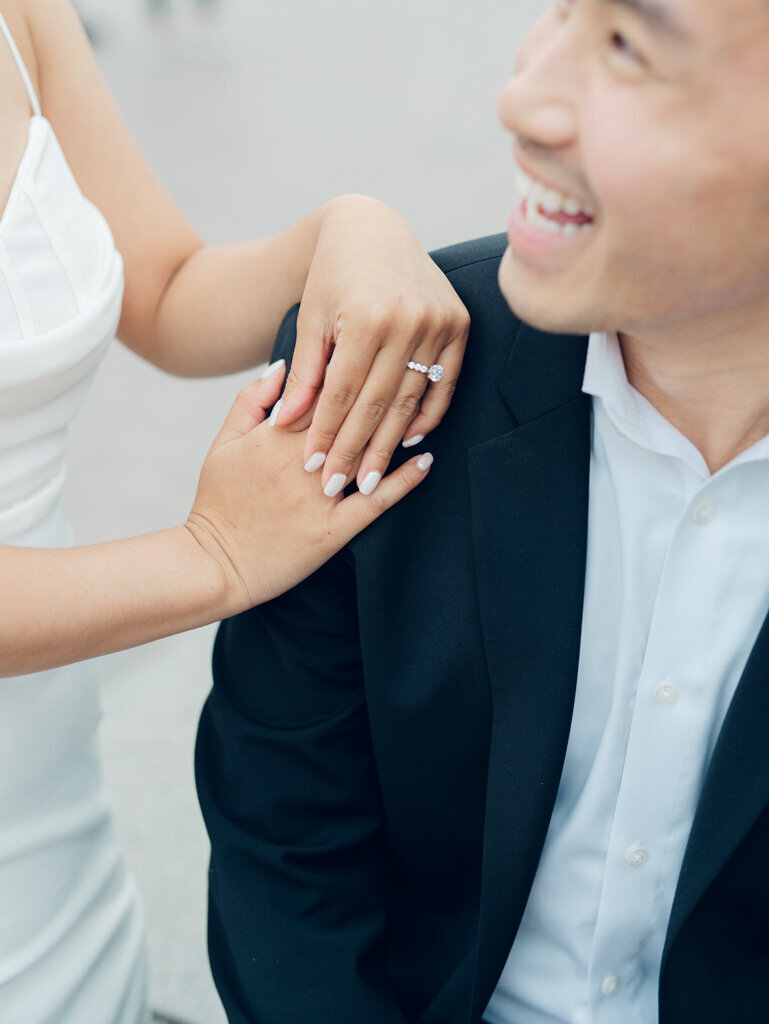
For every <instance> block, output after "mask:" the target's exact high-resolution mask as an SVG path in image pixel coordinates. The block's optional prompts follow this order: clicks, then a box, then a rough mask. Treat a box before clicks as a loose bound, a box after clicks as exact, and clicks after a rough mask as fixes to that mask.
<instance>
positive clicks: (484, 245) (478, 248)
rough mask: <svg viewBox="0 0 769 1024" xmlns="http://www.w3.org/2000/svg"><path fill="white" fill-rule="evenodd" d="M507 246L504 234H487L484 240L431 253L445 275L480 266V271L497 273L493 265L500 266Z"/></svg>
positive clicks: (459, 244)
mask: <svg viewBox="0 0 769 1024" xmlns="http://www.w3.org/2000/svg"><path fill="white" fill-rule="evenodd" d="M506 246H507V238H506V236H504V234H487V236H485V237H484V238H482V239H472V240H470V241H469V242H460V243H457V244H456V245H453V246H445V247H444V248H442V249H436V250H435V251H434V252H432V253H430V255H431V256H432V258H433V259H434V260H435V262H436V263H437V264H438V266H439V267H440V269H441V270H442V271H443V273H453V272H454V271H456V270H463V269H467V268H468V267H473V266H478V267H479V269H483V270H486V271H487V272H492V273H496V268H495V267H494V266H493V265H486V266H485V267H483V266H482V264H495V263H496V264H498V265H499V262H500V260H501V259H502V256H503V253H504V252H505V248H506Z"/></svg>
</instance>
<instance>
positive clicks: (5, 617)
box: [0, 366, 431, 677]
mask: <svg viewBox="0 0 769 1024" xmlns="http://www.w3.org/2000/svg"><path fill="white" fill-rule="evenodd" d="M282 384H283V370H282V369H281V367H280V366H278V367H276V368H275V369H274V372H273V373H272V374H271V375H270V376H268V377H266V378H265V379H264V380H262V381H258V382H256V383H255V384H253V385H251V386H250V387H247V388H245V389H244V390H243V391H242V392H241V393H240V395H239V396H238V398H237V401H236V402H235V404H234V406H233V408H232V409H231V411H230V413H229V415H228V417H227V420H226V421H225V423H224V426H223V427H222V430H221V431H220V433H219V435H218V437H217V439H216V441H215V442H214V444H213V446H212V448H211V451H210V453H209V455H208V458H207V459H206V461H205V463H204V465H203V470H202V472H201V476H200V484H199V487H198V493H197V496H196V498H195V503H194V505H193V508H192V511H191V513H190V516H189V518H188V520H187V522H186V523H185V524H184V526H180V527H177V528H175V529H171V530H163V531H161V532H158V533H153V534H148V535H146V536H143V537H133V538H131V539H128V540H120V541H113V542H110V543H106V544H96V545H93V546H91V547H81V548H71V549H53V550H47V549H39V548H14V547H7V546H5V547H0V579H2V581H3V583H2V587H0V676H3V677H4V676H11V675H21V674H24V673H27V672H36V671H40V670H42V669H46V668H52V667H54V666H57V665H63V664H68V663H70V662H73V661H80V660H82V659H84V658H93V657H96V656H97V655H101V654H107V653H110V652H112V651H118V650H123V649H125V648H127V647H134V646H136V645H138V644H143V643H147V642H148V641H150V640H156V639H158V638H159V637H163V636H170V635H171V634H173V633H179V632H182V631H184V630H187V629H194V628H195V627H197V626H202V625H205V624H206V623H209V622H215V621H217V620H219V619H221V618H226V617H227V616H230V615H234V614H237V613H238V612H240V611H243V610H244V609H246V608H249V607H251V606H252V605H254V604H259V603H261V602H262V601H266V600H269V599H270V598H273V597H275V596H277V595H278V594H280V593H282V592H283V591H284V590H288V589H289V588H291V587H293V586H294V585H295V584H297V583H298V582H299V581H300V580H302V579H303V578H304V577H305V576H307V575H309V574H310V573H311V572H313V571H314V570H315V569H316V568H318V567H319V566H320V565H322V564H323V562H325V561H327V559H329V558H330V557H331V556H332V555H333V554H335V553H336V552H337V551H338V550H339V549H340V548H341V547H343V546H344V545H345V544H346V543H347V542H348V541H349V540H350V539H351V538H352V537H353V536H354V535H355V534H356V533H358V532H359V531H360V530H362V529H363V528H364V527H365V526H367V525H368V524H369V523H371V522H373V520H374V519H376V518H377V516H379V515H380V514H381V513H382V512H384V511H385V510H386V509H387V508H389V507H391V506H392V505H394V504H395V502H396V501H399V500H400V499H401V498H402V497H403V496H404V495H406V494H407V493H408V492H409V491H410V490H411V489H412V488H413V487H415V486H416V485H417V484H418V483H419V482H420V480H422V479H424V477H425V475H426V472H427V470H428V469H429V465H430V462H431V459H430V458H429V456H422V458H421V459H412V460H411V461H410V462H407V463H406V464H405V465H403V466H401V467H400V469H398V470H396V471H395V472H394V473H392V474H390V476H388V477H387V478H386V479H385V480H383V482H382V485H381V486H380V487H379V488H378V489H377V491H376V493H375V494H373V495H372V496H371V497H364V496H363V495H362V494H353V495H351V496H349V497H347V498H343V499H342V498H339V499H333V498H327V497H325V496H324V495H323V493H322V492H321V490H320V488H318V486H317V484H314V482H313V480H312V478H311V477H309V476H308V475H307V474H306V473H304V472H303V470H302V466H301V461H300V459H299V457H298V455H299V452H300V451H301V449H302V446H303V444H304V440H305V438H304V434H305V432H306V427H307V423H308V422H309V414H308V415H306V416H305V417H304V422H299V423H298V424H296V425H294V426H292V427H290V428H283V429H278V430H273V429H271V428H270V427H269V426H268V425H267V424H266V423H263V422H262V421H263V420H264V417H265V409H266V408H268V407H269V406H270V405H271V404H272V403H273V402H274V401H275V399H276V398H277V396H278V394H279V393H280V388H281V387H282Z"/></svg>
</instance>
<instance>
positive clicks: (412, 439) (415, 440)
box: [403, 434, 425, 448]
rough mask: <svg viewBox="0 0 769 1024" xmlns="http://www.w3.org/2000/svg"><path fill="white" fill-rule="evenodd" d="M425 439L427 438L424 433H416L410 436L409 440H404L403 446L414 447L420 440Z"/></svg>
mask: <svg viewBox="0 0 769 1024" xmlns="http://www.w3.org/2000/svg"><path fill="white" fill-rule="evenodd" d="M424 439H425V435H424V434H414V436H413V437H410V438H409V439H408V441H404V442H403V447H404V448H413V447H414V445H415V444H419V442H420V441H424Z"/></svg>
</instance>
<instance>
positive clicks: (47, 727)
mask: <svg viewBox="0 0 769 1024" xmlns="http://www.w3.org/2000/svg"><path fill="white" fill-rule="evenodd" d="M0 30H2V34H3V35H4V36H5V38H6V40H7V42H8V45H9V46H10V48H11V51H12V53H13V55H14V57H15V59H16V61H17V63H18V65H19V71H20V73H21V75H22V77H23V79H24V82H25V85H26V87H27V91H28V93H29V97H30V103H31V105H32V109H33V111H34V115H33V116H32V117H31V119H30V126H29V140H28V143H27V147H26V150H25V152H24V156H23V158H22V161H21V164H20V166H19V170H18V173H17V176H16V179H15V182H14V185H13V189H12V191H11V195H10V198H9V200H8V203H7V206H6V208H5V211H4V212H3V214H2V219H0V544H12V545H24V546H34V547H65V546H67V545H69V544H70V543H71V536H70V530H69V527H68V524H67V520H66V517H65V514H64V510H63V507H62V489H63V485H64V479H65V454H66V434H67V427H68V424H69V422H70V420H71V419H72V417H73V416H74V415H75V413H76V412H77V410H78V409H79V407H80V405H81V403H82V401H83V399H84V397H85V395H86V392H87V390H88V387H89V384H90V381H91V378H92V377H93V374H94V372H95V370H96V369H97V367H98V365H99V362H100V361H101V359H102V357H103V356H104V353H105V350H106V348H107V346H108V344H109V342H110V340H111V339H112V337H113V336H114V332H115V329H116V326H117V322H118V319H119V316H120V307H121V302H122V296H123V264H122V260H121V258H120V255H119V254H118V252H117V251H116V249H115V245H114V242H113V239H112V235H111V233H110V230H109V228H108V226H107V224H106V222H105V220H104V218H103V217H102V216H101V214H100V213H99V211H98V210H97V209H96V208H95V207H94V206H93V205H92V204H91V203H90V202H89V201H88V200H87V199H85V197H84V196H83V195H82V193H81V192H80V190H79V188H78V186H77V184H76V182H75V180H74V178H73V176H72V173H71V171H70V169H69V167H68V165H67V163H66V160H65V158H64V155H63V153H62V151H61V149H60V148H59V144H58V142H57V140H56V136H55V135H54V132H53V129H52V128H51V126H50V124H49V123H48V121H46V120H45V118H43V117H42V116H41V115H40V108H39V105H38V101H37V97H36V96H35V93H34V90H33V88H32V85H31V82H30V80H29V76H28V75H27V72H26V69H25V68H24V65H23V63H22V61H21V57H20V55H19V53H18V50H17V48H16V47H15V45H14V43H13V40H12V38H11V36H10V33H9V31H8V28H7V26H6V24H5V22H4V20H3V19H2V16H1V15H0ZM2 45H4V43H3V39H2V38H0V46H2ZM2 585H3V583H2V581H0V586H2ZM46 626H47V622H46V610H45V608H42V609H41V611H40V618H39V630H40V642H41V643H45V636H46ZM99 717H100V705H99V693H98V681H97V679H96V674H95V671H94V667H93V665H92V664H91V663H85V664H80V665H74V666H71V667H68V668H62V669H57V670H55V671H50V672H41V673H38V674H35V675H28V676H24V677H20V678H13V679H0V1022H2V1024H137V1022H139V1021H145V1020H146V1019H147V1018H148V1014H147V1009H146V995H145V964H144V924H143V916H142V911H141V907H140V903H139V899H138V896H137V893H136V888H135V885H134V883H133V880H132V879H131V877H130V876H129V875H128V874H127V872H126V869H125V865H124V863H123V858H122V853H121V849H120V846H119V843H118V840H117V837H116V833H115V827H114V822H113V819H112V814H111V810H110V805H109V802H108V800H107V797H106V795H105V792H104V789H103V786H102V781H101V776H100V770H99V760H98V750H97V727H98V723H99Z"/></svg>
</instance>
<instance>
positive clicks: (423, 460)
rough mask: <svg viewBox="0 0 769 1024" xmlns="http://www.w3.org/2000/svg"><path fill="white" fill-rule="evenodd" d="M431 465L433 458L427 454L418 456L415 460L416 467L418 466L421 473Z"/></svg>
mask: <svg viewBox="0 0 769 1024" xmlns="http://www.w3.org/2000/svg"><path fill="white" fill-rule="evenodd" d="M432 464H433V457H432V455H431V454H430V453H429V452H425V453H424V455H422V456H420V457H419V458H418V459H417V465H418V466H419V468H420V469H421V470H422V472H423V473H424V471H425V470H426V469H429V468H430V466H432Z"/></svg>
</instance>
